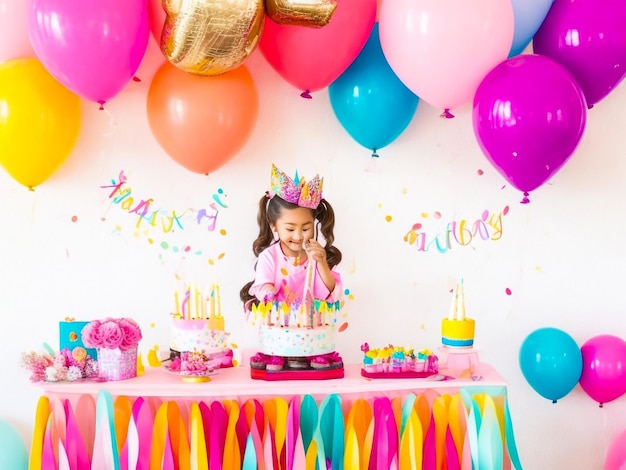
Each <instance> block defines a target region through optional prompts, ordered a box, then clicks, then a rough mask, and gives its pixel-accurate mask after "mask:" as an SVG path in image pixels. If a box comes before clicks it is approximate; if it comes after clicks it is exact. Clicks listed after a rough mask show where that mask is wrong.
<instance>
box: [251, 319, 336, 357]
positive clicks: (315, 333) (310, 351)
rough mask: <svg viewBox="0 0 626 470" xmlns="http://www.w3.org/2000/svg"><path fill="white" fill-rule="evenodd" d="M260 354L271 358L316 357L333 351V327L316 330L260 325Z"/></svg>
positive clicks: (322, 327)
mask: <svg viewBox="0 0 626 470" xmlns="http://www.w3.org/2000/svg"><path fill="white" fill-rule="evenodd" d="M260 337H261V339H260V342H261V345H260V348H259V349H260V352H262V353H263V354H268V355H271V356H316V355H319V354H327V353H332V352H333V351H335V325H326V326H320V327H318V328H298V327H290V326H284V327H281V326H269V325H261V333H260Z"/></svg>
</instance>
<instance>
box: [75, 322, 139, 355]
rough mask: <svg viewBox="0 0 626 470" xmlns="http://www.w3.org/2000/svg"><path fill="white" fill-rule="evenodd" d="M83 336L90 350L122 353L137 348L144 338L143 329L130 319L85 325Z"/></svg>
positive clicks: (84, 342)
mask: <svg viewBox="0 0 626 470" xmlns="http://www.w3.org/2000/svg"><path fill="white" fill-rule="evenodd" d="M81 336H82V339H83V344H84V345H85V346H87V347H88V348H96V349H118V348H119V350H120V351H128V350H129V349H133V348H136V347H137V345H138V344H139V341H140V340H141V338H142V336H141V328H139V325H138V324H137V323H136V322H135V321H134V320H132V319H130V318H105V319H104V320H93V321H91V322H89V323H88V324H87V325H85V327H84V328H83V331H82V332H81Z"/></svg>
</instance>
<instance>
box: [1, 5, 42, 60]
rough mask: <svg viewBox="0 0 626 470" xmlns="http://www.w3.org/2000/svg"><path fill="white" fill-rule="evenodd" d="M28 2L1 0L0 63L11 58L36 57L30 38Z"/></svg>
mask: <svg viewBox="0 0 626 470" xmlns="http://www.w3.org/2000/svg"><path fill="white" fill-rule="evenodd" d="M27 13H28V2H26V1H24V0H0V31H2V42H1V43H0V63H2V62H6V61H8V60H11V59H21V58H23V57H35V52H34V51H33V48H32V47H31V45H30V40H29V39H28V28H27V27H26V18H27V16H28V15H27Z"/></svg>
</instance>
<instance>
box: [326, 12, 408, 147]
mask: <svg viewBox="0 0 626 470" xmlns="http://www.w3.org/2000/svg"><path fill="white" fill-rule="evenodd" d="M328 93H329V97H330V103H331V105H332V107H333V111H334V112H335V115H336V116H337V119H339V122H340V123H341V125H342V126H343V127H344V128H345V129H346V131H348V134H350V135H351V136H352V138H353V139H354V140H356V141H357V142H358V143H359V144H361V145H362V146H364V147H366V148H368V149H371V150H373V151H374V152H376V150H377V149H380V148H383V147H385V146H386V145H388V144H390V143H391V142H393V141H394V140H395V139H396V138H397V137H398V136H399V135H400V134H401V133H402V131H404V129H406V127H407V126H408V125H409V123H410V122H411V119H412V118H413V116H414V114H415V110H416V109H417V105H418V101H419V98H418V97H417V96H415V95H414V94H413V92H411V90H409V89H408V88H407V87H406V86H405V85H404V84H403V83H402V82H401V81H400V79H399V78H398V77H397V76H396V74H395V73H394V72H393V70H391V67H389V64H388V63H387V60H386V59H385V56H384V55H383V51H382V49H381V47H380V41H379V39H378V24H375V25H374V29H372V32H371V34H370V37H369V39H368V41H367V43H366V44H365V47H364V48H363V50H362V51H361V53H360V54H359V56H358V57H357V58H356V60H355V61H354V62H352V65H350V67H348V69H347V70H346V71H345V72H344V73H343V74H341V76H340V77H339V78H338V79H337V80H335V81H334V82H333V83H331V84H330V86H329V87H328Z"/></svg>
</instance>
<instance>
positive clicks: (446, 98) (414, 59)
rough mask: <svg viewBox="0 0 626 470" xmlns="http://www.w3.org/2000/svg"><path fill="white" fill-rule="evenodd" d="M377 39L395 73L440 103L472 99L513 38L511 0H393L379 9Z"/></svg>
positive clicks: (447, 106)
mask: <svg viewBox="0 0 626 470" xmlns="http://www.w3.org/2000/svg"><path fill="white" fill-rule="evenodd" d="M379 24H380V26H379V27H380V43H381V46H382V49H383V53H384V54H385V58H386V59H387V62H389V65H390V66H391V68H392V69H393V71H394V72H395V73H396V75H397V76H398V78H400V80H402V82H403V83H404V84H405V85H406V86H407V87H408V88H409V89H410V90H411V91H412V92H413V93H415V94H416V95H418V96H419V97H420V98H421V99H423V100H424V101H426V102H427V103H430V104H431V105H433V106H435V107H437V108H440V109H448V110H449V109H455V108H458V107H460V106H462V105H464V104H466V103H469V102H470V101H472V99H473V96H474V93H475V91H476V89H477V88H478V85H479V84H480V82H481V81H482V79H483V78H484V77H485V76H486V75H487V73H489V71H490V70H491V69H493V68H494V67H495V66H496V65H498V64H499V63H500V62H502V61H503V60H505V59H506V58H507V56H508V53H509V51H510V50H511V44H512V42H513V29H514V19H513V6H512V3H511V0H474V1H471V2H470V1H467V0H432V1H415V0H392V1H384V2H383V3H382V7H381V10H380V15H379Z"/></svg>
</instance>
